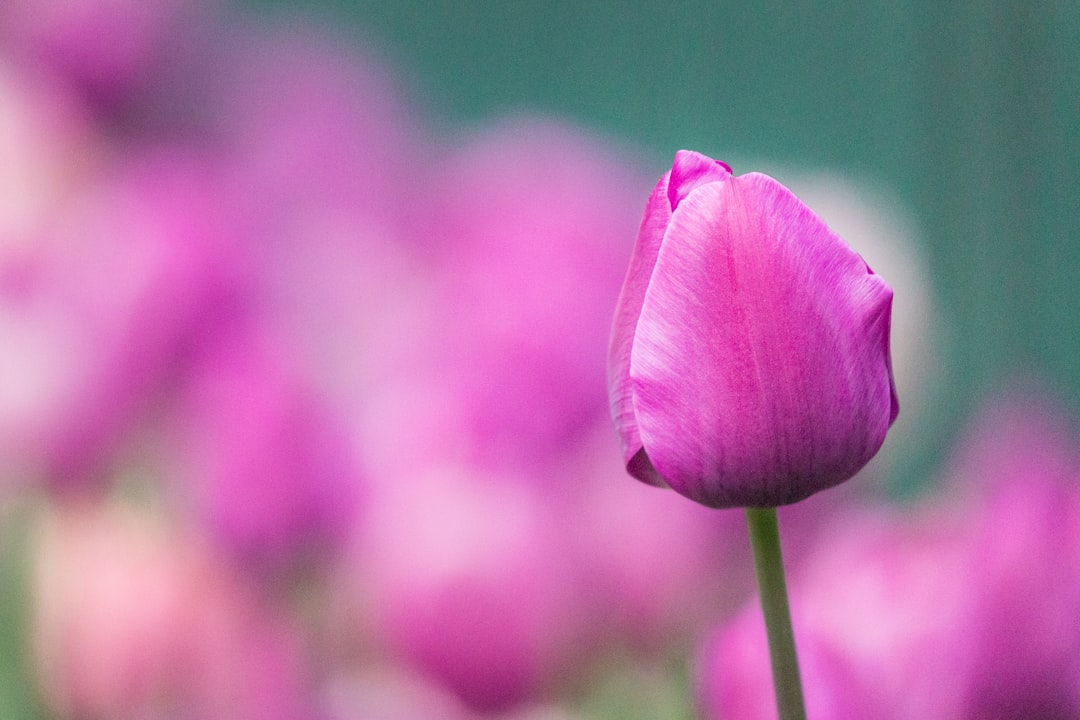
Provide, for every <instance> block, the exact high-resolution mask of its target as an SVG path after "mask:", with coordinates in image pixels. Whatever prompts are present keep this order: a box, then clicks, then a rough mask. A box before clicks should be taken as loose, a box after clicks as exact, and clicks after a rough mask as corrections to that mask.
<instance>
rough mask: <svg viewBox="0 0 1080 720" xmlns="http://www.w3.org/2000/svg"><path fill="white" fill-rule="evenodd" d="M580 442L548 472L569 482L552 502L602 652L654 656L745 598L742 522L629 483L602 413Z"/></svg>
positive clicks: (748, 578)
mask: <svg viewBox="0 0 1080 720" xmlns="http://www.w3.org/2000/svg"><path fill="white" fill-rule="evenodd" d="M584 439H585V442H584V443H579V444H580V445H581V447H580V448H577V449H574V450H572V451H571V452H570V453H568V455H567V457H565V458H564V459H563V462H561V463H559V464H557V465H556V466H555V468H554V469H553V470H552V472H551V474H552V476H553V477H555V478H565V479H569V480H570V481H571V482H570V483H569V484H568V485H567V487H566V488H565V490H561V491H560V494H559V495H558V496H556V497H554V498H553V499H554V501H555V502H554V507H555V512H556V513H558V517H559V522H560V526H561V527H562V528H563V529H564V532H565V537H566V540H567V541H568V545H569V551H568V557H567V560H566V563H567V565H568V566H569V567H570V568H571V569H572V570H573V571H574V576H575V581H574V591H575V593H577V594H579V595H580V596H581V602H582V603H583V604H585V605H586V606H588V607H589V608H590V612H591V613H592V619H591V620H590V622H589V629H590V634H591V638H590V641H591V642H594V643H596V644H597V646H598V647H596V648H595V650H597V651H599V652H601V653H603V652H610V651H612V650H614V649H617V650H618V651H619V652H625V651H626V650H627V649H631V650H636V651H638V652H642V651H644V652H645V653H646V654H651V655H654V656H655V654H656V653H662V652H663V651H664V650H666V649H667V648H668V647H669V646H670V644H672V643H680V642H688V641H690V640H691V639H692V638H693V637H695V636H697V635H698V634H700V632H701V630H702V628H703V627H704V625H705V624H706V623H707V622H711V621H712V620H714V619H715V618H717V617H719V616H721V614H722V613H724V612H725V611H730V610H731V609H732V608H734V607H737V606H738V605H740V604H741V603H742V601H743V600H744V599H745V598H746V596H747V594H748V593H749V591H750V585H751V581H752V577H751V575H750V568H751V565H750V564H749V558H747V561H746V564H743V565H740V564H739V563H737V562H735V561H734V560H733V559H732V558H733V556H739V555H740V554H746V553H745V552H740V551H743V549H744V548H745V547H746V545H747V541H746V525H745V521H744V519H743V518H742V517H741V516H739V515H738V514H737V513H730V514H729V513H717V512H715V511H712V510H710V509H708V508H704V507H701V506H700V505H697V504H695V503H688V502H686V501H685V500H683V499H682V498H681V497H679V496H678V495H676V494H674V493H658V492H657V491H656V490H655V489H653V488H649V487H647V486H645V485H643V484H635V485H631V486H630V487H627V486H626V483H625V482H624V478H625V471H624V470H623V468H622V466H621V463H620V462H619V458H618V456H617V455H616V454H614V453H612V452H611V425H610V420H609V419H608V418H607V417H606V416H603V417H599V418H597V421H596V427H595V428H594V429H593V430H592V431H591V432H590V433H588V434H587V436H586V437H585V438H584ZM556 482H557V481H556ZM743 569H745V572H740V570H743ZM582 651H583V652H584V651H585V648H584V647H583V649H582Z"/></svg>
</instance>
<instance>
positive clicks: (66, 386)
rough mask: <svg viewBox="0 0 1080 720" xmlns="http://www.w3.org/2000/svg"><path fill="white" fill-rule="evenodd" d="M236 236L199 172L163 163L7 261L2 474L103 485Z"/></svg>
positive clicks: (204, 308) (185, 164) (136, 174)
mask: <svg viewBox="0 0 1080 720" xmlns="http://www.w3.org/2000/svg"><path fill="white" fill-rule="evenodd" d="M226 224H227V223H226V222H225V220H224V215H223V214H222V212H221V211H220V207H219V205H218V203H217V200H216V198H215V196H214V193H213V189H212V187H211V185H210V184H209V183H208V182H207V177H206V175H205V173H204V168H203V167H202V166H201V165H200V163H199V162H197V161H194V160H191V159H188V158H183V157H181V156H179V155H178V154H176V153H170V152H163V153H160V154H157V155H148V156H146V157H141V158H138V159H133V160H131V161H128V162H124V163H120V164H119V165H118V166H117V167H115V168H112V169H111V170H110V172H109V173H108V174H107V175H105V176H103V177H102V178H100V180H99V181H98V182H96V183H94V184H93V185H90V186H88V187H85V188H82V189H81V190H80V192H78V193H77V194H73V195H72V196H70V197H68V198H65V201H64V202H63V203H62V204H61V205H59V206H58V207H56V208H55V209H54V210H53V212H52V213H51V214H50V216H49V221H48V222H47V223H45V224H43V225H42V226H41V227H39V228H37V229H36V231H35V233H34V234H33V235H32V237H31V238H30V240H29V241H28V242H26V243H24V244H23V245H22V246H21V247H18V248H16V249H15V250H14V251H13V252H9V253H8V254H6V255H5V256H4V257H2V258H0V263H2V264H3V270H4V271H6V272H8V273H13V275H8V280H7V283H6V285H5V292H3V294H2V295H0V321H2V322H0V338H2V339H0V345H3V346H4V347H5V348H6V349H5V352H4V361H3V366H2V370H3V372H2V374H0V466H3V467H4V468H12V467H14V468H16V469H18V470H19V471H20V473H21V474H23V475H24V476H25V477H38V478H44V479H45V480H46V481H48V482H49V483H51V484H53V485H73V484H79V483H83V482H86V481H88V480H100V479H101V476H102V473H103V472H104V471H105V470H107V461H108V458H109V455H110V453H112V452H114V451H115V450H116V449H117V446H118V445H119V444H120V443H122V442H123V440H124V434H125V433H126V432H127V431H128V430H129V429H130V426H131V423H132V422H133V421H134V419H135V418H136V417H137V416H138V414H139V413H140V412H142V411H143V410H145V409H146V408H147V407H148V406H149V405H150V404H151V402H152V400H153V396H154V393H155V391H156V390H157V389H158V388H159V386H160V383H162V382H163V380H164V378H165V376H166V374H167V373H168V371H169V370H170V368H171V365H172V363H173V362H174V359H175V354H176V353H177V352H178V351H179V350H181V349H182V348H183V347H184V344H185V342H186V340H187V338H188V336H189V334H190V333H191V332H192V331H193V328H194V327H195V325H197V323H198V322H199V321H200V320H201V319H202V317H203V316H204V314H205V313H206V312H208V311H209V309H210V306H211V305H212V303H213V301H214V300H215V299H216V297H217V293H218V291H219V290H220V276H219V270H220V267H221V262H220V260H219V254H220V253H221V252H222V248H223V238H224V237H225V236H226V233H227V231H226V229H225V226H226ZM0 275H3V272H0ZM13 277H14V279H12V278H13Z"/></svg>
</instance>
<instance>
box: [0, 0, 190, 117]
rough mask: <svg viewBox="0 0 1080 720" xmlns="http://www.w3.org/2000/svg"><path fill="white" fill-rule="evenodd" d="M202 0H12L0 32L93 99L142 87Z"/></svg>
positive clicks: (3, 8) (2, 10)
mask: <svg viewBox="0 0 1080 720" xmlns="http://www.w3.org/2000/svg"><path fill="white" fill-rule="evenodd" d="M207 4H208V3H206V2H205V0H147V1H140V0H10V1H9V2H5V3H3V4H0V38H2V40H3V42H4V43H6V44H7V45H8V46H9V47H11V48H13V50H14V51H15V52H16V53H18V54H19V55H20V56H21V57H23V58H25V60H26V62H28V63H29V64H44V65H46V66H47V67H49V68H50V69H51V70H52V71H53V72H55V73H57V74H58V75H60V76H61V77H63V78H64V79H65V80H67V81H68V82H71V83H72V84H73V85H74V86H76V87H78V88H79V89H80V90H82V91H84V92H85V93H86V94H87V95H88V96H90V97H92V98H93V99H95V100H97V99H100V100H105V101H114V100H116V99H118V98H119V97H122V96H123V95H125V94H126V93H129V92H131V91H133V90H136V89H139V88H141V86H142V85H143V84H145V83H147V82H148V81H149V77H150V76H151V74H152V72H153V70H154V69H155V68H156V67H157V66H158V65H159V64H160V63H162V62H163V61H164V60H165V58H166V57H167V56H168V55H169V54H170V52H176V51H177V48H178V46H179V45H182V42H183V40H184V38H185V37H186V36H187V34H188V33H189V32H190V29H191V28H192V27H193V26H194V25H195V21H196V20H197V19H199V18H200V15H201V13H202V12H203V11H204V8H205V6H207Z"/></svg>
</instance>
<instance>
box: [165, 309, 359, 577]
mask: <svg viewBox="0 0 1080 720" xmlns="http://www.w3.org/2000/svg"><path fill="white" fill-rule="evenodd" d="M289 358H290V352H289V349H288V348H287V347H286V346H285V345H284V344H283V341H282V340H280V339H279V338H278V337H276V336H275V335H274V334H273V333H270V332H266V331H263V329H262V328H261V327H259V323H258V321H256V320H254V319H252V318H249V317H246V316H243V315H241V316H240V317H237V318H234V319H233V321H232V322H227V323H226V324H225V326H224V327H223V328H220V329H219V330H218V332H217V333H216V334H215V335H212V336H210V337H208V338H204V340H203V342H202V343H201V345H200V346H199V347H198V348H197V351H196V355H195V357H194V358H193V363H192V366H191V367H190V368H189V369H187V372H186V373H185V375H186V377H185V378H184V380H183V381H182V386H181V387H180V389H179V398H178V399H177V401H176V403H175V406H174V410H175V416H174V417H172V418H171V420H170V421H169V422H170V423H171V424H170V426H169V427H170V429H171V432H170V435H169V439H168V443H169V450H168V455H167V458H166V459H167V460H168V461H169V462H168V467H167V468H166V469H165V470H164V472H165V473H168V474H171V475H172V481H173V483H175V485H176V486H178V494H179V495H180V496H185V495H186V496H188V497H190V498H192V499H193V501H194V503H195V510H196V513H197V514H198V515H199V516H200V518H201V520H202V521H203V522H204V523H205V525H206V527H207V528H208V530H209V531H210V533H211V535H212V536H213V537H214V538H215V539H216V540H217V541H219V542H221V543H222V545H223V546H224V547H225V548H226V549H227V550H228V551H229V553H230V554H231V555H232V556H233V557H234V558H235V559H238V560H240V561H241V562H242V564H243V566H244V567H250V568H255V569H263V570H280V569H283V568H285V567H287V566H288V565H290V564H293V565H295V564H296V563H299V562H303V563H306V564H309V565H310V564H313V563H317V562H318V561H325V560H327V559H329V557H331V556H332V553H329V554H328V552H329V551H332V550H333V549H334V548H335V547H336V546H337V544H338V543H339V542H341V541H343V540H344V539H345V538H346V537H347V536H348V534H349V529H350V528H351V526H352V524H353V523H354V522H356V520H357V513H358V508H359V500H360V494H361V486H362V483H361V478H360V468H359V462H358V459H357V457H356V452H355V448H354V447H353V446H352V442H351V440H350V438H349V435H348V432H347V429H346V425H345V422H344V419H343V418H340V417H337V416H336V415H335V414H333V413H332V412H331V411H330V410H329V408H328V407H326V403H325V402H324V401H323V399H322V398H320V397H319V396H318V394H317V393H316V392H315V390H314V389H313V388H312V387H310V386H309V385H308V384H307V383H305V382H304V380H303V379H302V378H301V377H300V376H299V375H298V373H297V372H296V371H295V369H294V368H292V367H291V365H290V362H289Z"/></svg>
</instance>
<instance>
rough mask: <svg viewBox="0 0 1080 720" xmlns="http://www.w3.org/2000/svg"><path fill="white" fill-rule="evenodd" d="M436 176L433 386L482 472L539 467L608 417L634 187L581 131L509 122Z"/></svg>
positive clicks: (619, 164)
mask: <svg viewBox="0 0 1080 720" xmlns="http://www.w3.org/2000/svg"><path fill="white" fill-rule="evenodd" d="M431 175H433V176H434V187H433V188H432V190H433V192H432V198H431V201H430V203H425V204H424V206H423V208H422V211H423V213H424V216H425V218H426V221H427V225H428V226H427V227H426V228H425V229H424V230H423V236H422V239H423V240H424V241H426V242H427V243H429V244H430V246H431V250H432V251H433V252H434V253H435V254H436V255H437V257H438V258H439V260H440V263H441V268H442V270H443V274H442V278H443V282H442V283H441V285H440V288H439V295H438V297H437V298H436V302H438V303H439V306H438V307H439V308H440V309H441V311H442V315H441V317H440V325H439V327H438V328H437V329H436V330H437V332H438V333H439V335H438V336H439V337H440V338H441V339H442V340H441V342H440V347H439V351H438V354H437V355H435V356H434V357H435V358H436V360H437V363H436V364H437V367H436V368H435V372H437V373H438V375H439V379H440V382H442V383H444V384H447V385H449V386H451V387H452V388H453V390H454V393H455V394H456V397H457V399H458V400H457V405H458V407H457V408H456V410H457V413H458V414H459V416H460V419H459V421H458V427H457V429H456V431H457V432H458V433H459V434H460V436H461V439H460V441H459V442H460V443H461V444H462V445H464V446H465V447H466V448H467V449H468V450H469V451H471V454H473V455H477V454H479V455H483V456H484V457H483V459H484V460H491V459H492V456H498V455H503V457H501V458H498V459H499V460H502V461H504V462H505V461H510V462H514V461H519V460H536V459H543V458H545V457H547V456H549V455H550V454H551V453H553V452H558V451H559V450H560V449H561V448H563V447H565V445H567V444H568V443H573V442H574V441H575V439H576V438H578V437H579V435H580V434H581V432H582V431H583V429H585V428H589V427H591V424H592V422H593V421H594V419H595V418H597V417H599V416H603V414H604V412H605V397H604V391H603V386H604V375H603V359H604V353H605V338H606V333H607V330H608V328H609V327H610V322H611V317H610V302H611V298H612V297H614V296H615V294H616V293H617V292H618V288H619V283H620V281H621V280H622V261H623V258H624V257H625V255H626V247H627V246H626V239H627V238H629V237H630V236H631V234H632V232H633V229H634V219H635V215H636V213H637V212H638V207H639V200H638V199H637V198H636V192H635V190H634V188H635V187H637V186H638V181H639V174H638V173H637V172H636V167H635V164H634V163H632V162H630V161H629V160H628V159H627V158H623V157H620V155H619V154H618V153H617V152H616V151H615V150H614V148H612V147H608V146H607V144H605V143H603V142H600V141H599V140H598V139H596V138H593V137H590V136H589V135H588V134H586V133H585V132H583V131H581V130H577V129H574V128H573V127H571V126H568V125H565V124H562V123H558V122H554V121H550V120H548V121H545V120H539V119H529V118H516V119H508V120H504V121H503V122H501V123H498V124H494V125H492V126H490V127H487V128H484V129H483V130H482V131H481V132H477V133H475V134H474V135H473V136H472V137H470V138H467V139H466V140H465V141H464V142H462V143H461V144H460V147H458V148H456V149H455V150H454V151H453V152H451V153H448V157H447V160H446V161H445V163H443V164H442V165H441V166H439V165H437V166H435V168H434V169H433V171H432V172H431ZM507 456H508V457H507Z"/></svg>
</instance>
